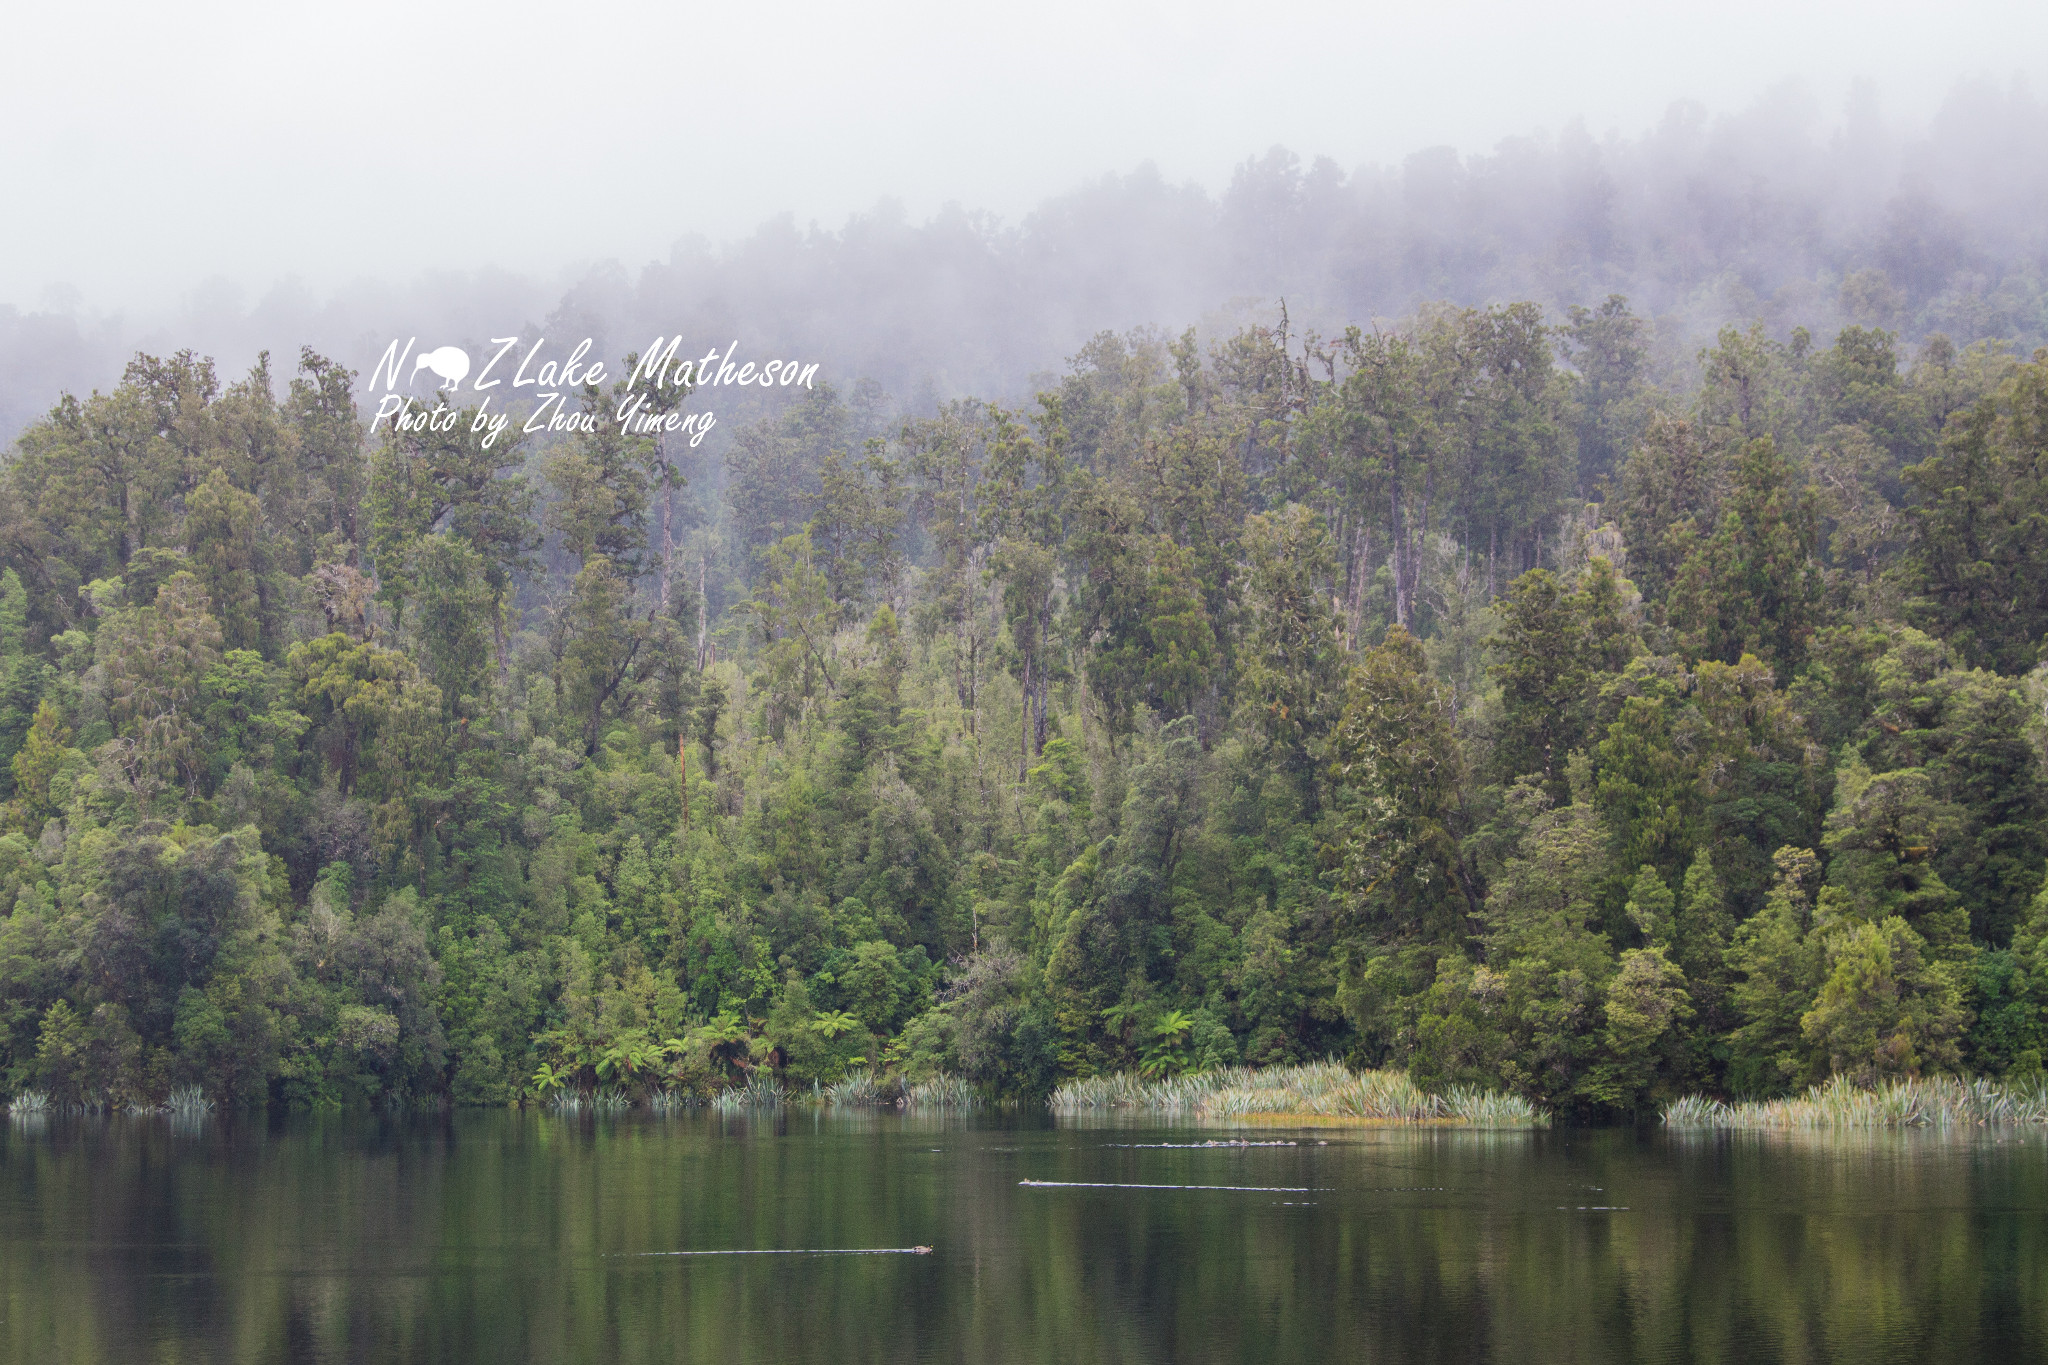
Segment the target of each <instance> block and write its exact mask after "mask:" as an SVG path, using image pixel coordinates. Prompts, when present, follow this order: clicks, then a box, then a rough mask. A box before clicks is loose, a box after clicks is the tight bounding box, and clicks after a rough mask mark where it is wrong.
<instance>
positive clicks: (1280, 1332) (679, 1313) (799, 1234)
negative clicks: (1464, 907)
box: [0, 1110, 2048, 1365]
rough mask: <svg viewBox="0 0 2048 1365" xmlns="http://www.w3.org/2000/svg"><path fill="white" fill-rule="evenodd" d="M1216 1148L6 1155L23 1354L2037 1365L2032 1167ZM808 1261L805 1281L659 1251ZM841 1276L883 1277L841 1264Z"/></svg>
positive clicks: (625, 1142) (317, 1144) (1951, 1151)
mask: <svg viewBox="0 0 2048 1365" xmlns="http://www.w3.org/2000/svg"><path fill="white" fill-rule="evenodd" d="M1214 1136H1218V1134H1216V1133H1215V1132H1213V1131H1210V1130H1202V1129H1190V1128H1164V1129H1162V1128H1157V1127H1128V1126H1122V1127H1116V1126H1071V1125H1057V1126H1056V1125H1055V1124H1054V1123H1053V1121H1052V1120H1050V1119H1049V1118H1042V1117H1039V1116H1035V1115H1033V1116H1026V1117H1017V1116H1008V1117H1005V1116H1000V1115H998V1116H985V1117H980V1118H976V1119H973V1120H969V1121H960V1120H953V1121H942V1120H938V1119H928V1118H924V1117H919V1116H911V1117H898V1116H894V1115H889V1116H861V1115H848V1116H835V1115H830V1114H818V1113H814V1112H806V1111H801V1110H795V1111H789V1112H787V1113H785V1114H783V1115H779V1116H768V1117H763V1118H757V1119H753V1120H741V1119H721V1118H719V1117H718V1116H716V1115H713V1114H709V1113H703V1112H696V1113H691V1114H686V1115H684V1116H682V1117H679V1118H673V1119H664V1118H658V1117H654V1116H649V1115H637V1114H636V1115H631V1116H627V1117H624V1118H620V1119H616V1120H613V1119H595V1120H593V1119H584V1120H581V1121H578V1120H573V1119H569V1120H563V1119H555V1118H552V1117H545V1116H533V1115H519V1114H509V1113H458V1114H455V1115H452V1116H437V1117H421V1118H404V1119H377V1118H369V1117H360V1118H348V1117H328V1118H320V1117H314V1118H295V1119H289V1120H278V1121H273V1122H265V1121H263V1120H261V1119H237V1120H232V1121H227V1120H216V1119H209V1120H206V1121H203V1122H200V1123H198V1124H196V1125H195V1124H174V1123H173V1121H171V1120H169V1119H125V1118H117V1119H111V1120H90V1119H63V1120H51V1121H49V1122H48V1123H44V1124H36V1123H34V1122H32V1121H31V1122H27V1123H25V1122H23V1121H20V1120H15V1121H11V1122H0V1357H4V1358H5V1359H6V1360H10V1361H66V1362H70V1361H78V1362H98V1361H107V1362H115V1361H119V1362H137V1361H179V1362H193V1361H237V1362H239V1361H251V1362H255V1361H263V1362H272V1361H465V1362H467V1361H490V1362H504V1361H549V1362H569V1361H602V1362H638V1361H676V1360H703V1361H714V1360H715V1361H722V1362H751V1361H777V1362H783V1361H790V1362H808V1361H820V1362H826V1361H829V1362H833V1363H834V1365H850V1363H852V1362H862V1361H890V1362H904V1361H932V1362H940V1361H943V1362H957V1361H1047V1362H1110V1361H1115V1362H1150V1361H1161V1362H1165V1361H1173V1362H1202V1361H1260V1362H1293V1361H1302V1362H1308V1361H1313V1362H1319V1363H1320V1362H1336V1361H1387V1362H1403V1363H1406V1362H1420V1361H1436V1360H1442V1361H1472V1360H1500V1361H1516V1362H1546V1361H1558V1362H1565V1361H1570V1362H1589V1361H1633V1360H1645V1361H1666V1360H1668V1361H1681V1360H1682V1361H1694V1360H1697V1361H1723V1360H1742V1361H1774V1360H1783V1361H1799V1362H1819V1361H1833V1360H1840V1361H1858V1362H1876V1361H1912V1362H1916V1365H1924V1363H1925V1362H1933V1361H1951V1360H1952V1361H2006V1360H2012V1361H2018V1360H2043V1359H2048V1141H2044V1140H2043V1138H2042V1137H2040V1136H2038V1135H2016V1134H2012V1133H1997V1132H1991V1131H1989V1130H1986V1131H1984V1132H1982V1133H1981V1134H1980V1135H1973V1136H1971V1137H1970V1138H1968V1139H1964V1140H1957V1139H1953V1138H1942V1137H1939V1136H1936V1135H1930V1134H1925V1133H1912V1134H1904V1135H1896V1136H1885V1137H1879V1138H1875V1139H1857V1140H1853V1141H1827V1140H1806V1141H1797V1140H1787V1139H1783V1138H1761V1137H1756V1136H1716V1137H1698V1138H1689V1137H1683V1136H1679V1135H1674V1134H1666V1133H1662V1132H1643V1133H1637V1132H1631V1131H1613V1130H1606V1131H1570V1130H1559V1131H1554V1132H1546V1133H1516V1134H1477V1133H1466V1132H1455V1131H1443V1130H1438V1131H1421V1132H1413V1131H1400V1130H1377V1131H1367V1132H1359V1131H1353V1130H1321V1131H1314V1130H1309V1131H1286V1130H1274V1131H1259V1132H1253V1133H1249V1134H1246V1136H1249V1137H1252V1138H1255V1139H1257V1140H1261V1141H1268V1142H1270V1141H1276V1140H1296V1141H1298V1143H1299V1145H1295V1146H1277V1147H1276V1146H1258V1147H1242V1148H1221V1149H1219V1148H1199V1147H1189V1146H1184V1145H1164V1144H1187V1143H1198V1142H1202V1141H1204V1140H1207V1139H1209V1138H1211V1137H1214ZM1324 1143H1327V1145H1322V1144H1324ZM1026 1181H1045V1182H1076V1183H1066V1184H1025V1183H1021V1182H1026ZM1078 1182H1087V1183H1078ZM1156 1186H1166V1187H1175V1188H1150V1187H1156ZM1189 1186H1210V1187H1227V1188H1185V1187H1189ZM1141 1187H1143V1188H1141ZM916 1246H929V1247H930V1248H931V1251H930V1253H929V1254H914V1253H911V1254H904V1253H899V1252H897V1251H894V1250H891V1249H898V1248H911V1247H916ZM790 1249H807V1250H809V1251H812V1252H816V1253H820V1254H802V1255H782V1254H777V1255H693V1256H679V1255H673V1254H669V1253H675V1252H731V1251H748V1252H756V1251H786V1250H790ZM853 1250H859V1251H868V1252H873V1253H875V1254H861V1255H848V1254H829V1253H837V1252H841V1251H853Z"/></svg>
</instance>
